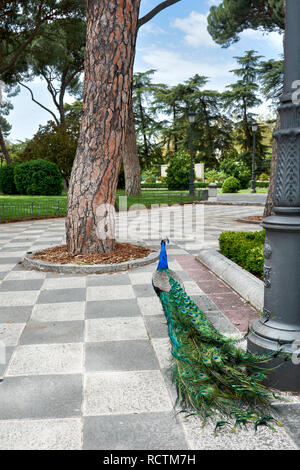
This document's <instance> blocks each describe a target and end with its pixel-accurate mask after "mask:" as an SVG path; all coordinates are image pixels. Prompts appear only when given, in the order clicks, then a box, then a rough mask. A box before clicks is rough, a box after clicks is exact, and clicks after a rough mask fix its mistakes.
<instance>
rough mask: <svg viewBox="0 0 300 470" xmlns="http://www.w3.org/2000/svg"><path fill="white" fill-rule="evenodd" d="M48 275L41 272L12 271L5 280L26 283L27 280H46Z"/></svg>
mask: <svg viewBox="0 0 300 470" xmlns="http://www.w3.org/2000/svg"><path fill="white" fill-rule="evenodd" d="M45 277H46V273H42V272H41V271H11V272H10V273H9V274H8V275H7V276H6V278H5V280H6V281H24V280H27V279H45Z"/></svg>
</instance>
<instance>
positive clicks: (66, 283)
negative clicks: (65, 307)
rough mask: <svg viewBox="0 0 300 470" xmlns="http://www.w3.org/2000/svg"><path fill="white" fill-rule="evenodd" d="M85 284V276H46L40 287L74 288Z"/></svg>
mask: <svg viewBox="0 0 300 470" xmlns="http://www.w3.org/2000/svg"><path fill="white" fill-rule="evenodd" d="M85 286H86V278H85V277H64V276H61V277H59V278H47V279H45V281H44V284H43V286H42V289H76V288H81V287H85Z"/></svg>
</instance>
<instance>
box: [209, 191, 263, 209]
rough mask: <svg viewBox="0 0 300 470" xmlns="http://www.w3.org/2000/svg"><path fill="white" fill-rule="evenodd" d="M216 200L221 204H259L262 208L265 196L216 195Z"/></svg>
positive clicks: (257, 194)
mask: <svg viewBox="0 0 300 470" xmlns="http://www.w3.org/2000/svg"><path fill="white" fill-rule="evenodd" d="M217 200H218V203H221V204H261V205H263V206H264V205H265V204H266V200H267V194H261V193H256V194H241V193H238V194H218V197H217Z"/></svg>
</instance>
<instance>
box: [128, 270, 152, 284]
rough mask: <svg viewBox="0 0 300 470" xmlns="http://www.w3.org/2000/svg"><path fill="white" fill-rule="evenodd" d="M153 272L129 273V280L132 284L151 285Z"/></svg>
mask: <svg viewBox="0 0 300 470" xmlns="http://www.w3.org/2000/svg"><path fill="white" fill-rule="evenodd" d="M152 275H153V273H152V272H136V273H134V272H129V278H130V281H131V283H132V284H134V285H137V284H149V283H150V284H151V282H152Z"/></svg>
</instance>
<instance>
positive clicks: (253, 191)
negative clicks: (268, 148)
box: [251, 123, 258, 193]
mask: <svg viewBox="0 0 300 470" xmlns="http://www.w3.org/2000/svg"><path fill="white" fill-rule="evenodd" d="M257 131H258V125H257V124H256V123H255V124H253V126H252V132H253V157H252V181H251V193H256V182H255V179H256V174H255V150H256V132H257Z"/></svg>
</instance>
